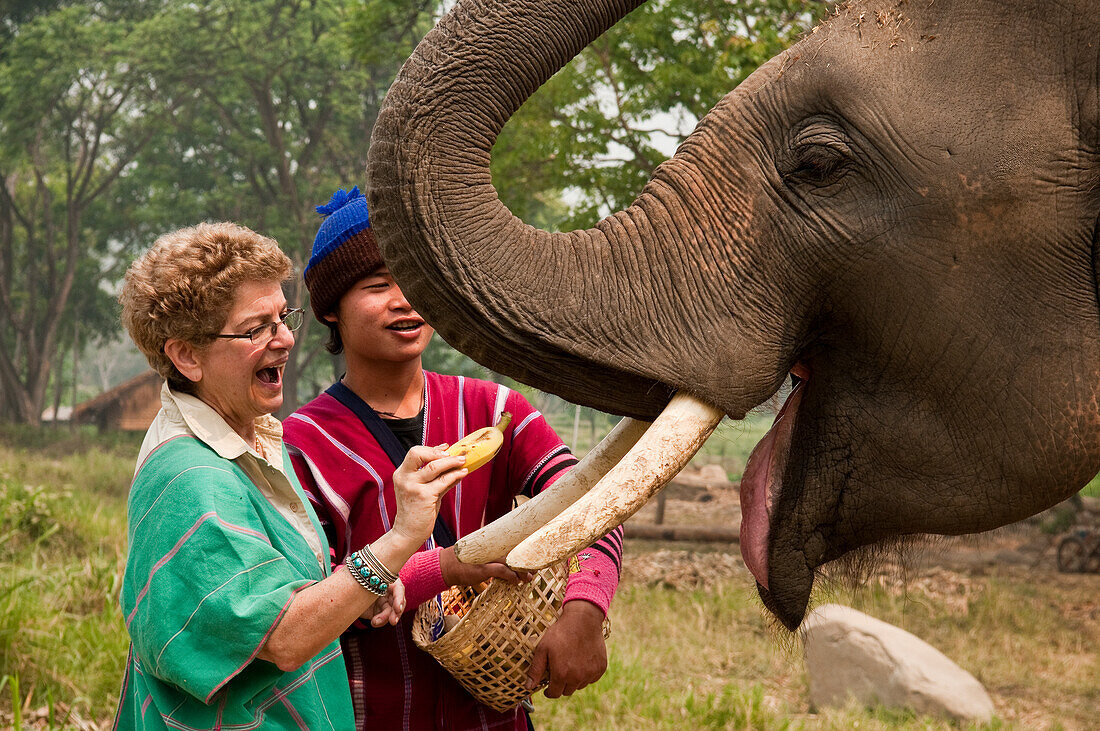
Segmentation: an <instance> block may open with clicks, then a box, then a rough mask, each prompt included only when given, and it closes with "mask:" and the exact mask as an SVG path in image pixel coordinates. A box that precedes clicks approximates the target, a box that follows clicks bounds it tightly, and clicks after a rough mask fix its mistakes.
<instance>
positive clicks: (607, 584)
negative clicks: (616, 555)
mask: <svg viewBox="0 0 1100 731" xmlns="http://www.w3.org/2000/svg"><path fill="white" fill-rule="evenodd" d="M569 569H570V573H569V578H568V579H567V580H566V584H565V599H564V601H565V602H571V601H573V600H575V599H584V600H585V601H589V602H592V603H593V604H595V605H596V606H597V607H599V608H600V609H602V610H603V613H604V614H607V610H608V609H609V608H610V607H611V599H612V597H614V596H615V590H616V589H617V588H618V587H619V569H618V567H617V566H616V565H615V562H614V561H612V560H611V559H610V558H609V557H608V556H607V555H606V554H604V553H602V552H600V551H593V550H585V551H581V552H580V553H578V554H577V561H576V563H573V562H572V561H570V567H569Z"/></svg>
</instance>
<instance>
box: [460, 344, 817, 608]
mask: <svg viewBox="0 0 1100 731" xmlns="http://www.w3.org/2000/svg"><path fill="white" fill-rule="evenodd" d="M809 376H810V371H809V368H807V367H806V366H805V365H803V364H801V363H799V364H796V365H795V367H794V368H793V369H792V370H791V378H792V383H793V388H792V390H791V393H790V394H789V395H788V396H787V399H786V401H785V402H784V404H783V406H782V408H781V409H780V410H779V413H778V414H777V415H776V418H775V423H774V424H773V425H772V428H771V429H770V430H769V431H768V433H767V434H766V435H765V436H764V438H763V439H762V440H761V441H760V443H759V444H758V445H757V446H756V448H755V449H754V450H753V453H752V454H751V455H750V457H749V461H748V464H747V465H746V468H745V473H744V476H743V477H742V480H741V511H742V525H741V552H742V555H743V556H744V559H745V564H746V565H747V566H748V568H749V570H750V572H751V573H752V575H753V577H754V578H755V579H756V581H757V583H758V585H759V589H760V595H761V598H762V599H763V600H764V603H765V605H766V606H767V607H768V608H769V609H771V610H772V612H774V613H775V614H776V615H777V616H778V617H779V618H780V620H781V621H783V622H784V624H786V625H787V626H788V627H792V628H793V627H796V626H797V625H798V624H799V623H800V622H801V619H802V615H803V612H804V611H805V604H806V600H808V590H807V594H806V600H803V601H801V602H800V603H799V602H792V601H790V600H789V598H788V599H787V600H784V601H778V600H777V599H776V598H775V597H773V594H772V592H771V591H770V588H769V583H770V582H769V577H770V575H771V574H772V573H773V569H774V568H776V567H773V566H771V565H770V564H769V553H768V551H769V545H770V543H771V540H772V534H773V525H772V520H773V517H774V506H775V505H776V503H777V501H778V499H779V495H780V493H781V490H782V484H781V482H782V478H783V474H784V472H785V470H786V466H787V461H788V456H789V454H790V447H791V439H792V434H793V432H794V426H795V419H796V416H797V414H798V407H799V404H800V403H801V401H802V397H803V391H804V388H805V384H806V383H807V381H808V379H809ZM724 415H725V414H724V412H723V411H721V410H719V409H717V408H716V407H714V406H711V405H710V404H708V403H706V402H703V401H701V400H699V399H697V398H695V397H693V396H691V395H690V394H684V393H678V394H676V395H675V396H674V397H673V399H672V400H671V401H670V402H669V404H668V406H667V407H666V408H665V410H664V411H663V412H662V413H661V415H660V416H658V417H657V419H656V420H655V421H654V422H653V423H652V424H650V423H648V422H639V421H635V420H633V419H623V420H622V421H621V422H620V423H619V425H618V426H617V427H616V428H615V429H614V430H613V431H612V433H611V434H610V435H608V437H607V438H606V439H605V440H604V442H603V443H601V444H600V445H598V446H597V447H596V448H594V449H593V450H592V451H591V452H589V453H588V454H587V455H585V457H584V459H582V460H581V462H580V463H579V464H578V465H577V466H576V467H574V469H573V470H571V471H570V472H569V473H567V474H566V476H564V477H563V478H562V479H560V480H558V481H557V482H556V483H555V484H554V485H553V486H551V487H550V488H548V489H546V490H544V491H543V492H541V493H540V494H539V495H537V496H535V498H533V499H531V500H529V501H527V502H525V503H524V504H523V505H522V506H520V507H519V508H517V509H516V510H513V511H512V512H511V513H509V514H508V515H506V516H504V517H503V518H500V519H498V520H496V521H494V522H493V523H491V524H489V525H487V526H485V527H483V528H481V529H480V530H478V531H475V532H474V533H471V534H469V535H467V536H464V537H463V538H462V539H461V540H459V541H458V543H456V544H455V555H456V556H457V557H458V560H459V561H462V562H464V563H485V562H487V561H493V560H499V559H500V557H502V556H503V557H504V560H505V562H506V563H507V564H508V565H509V566H511V567H513V568H516V569H523V570H528V571H533V570H538V569H542V568H545V567H546V566H549V565H550V564H552V563H556V562H558V561H561V560H562V559H564V558H565V557H567V556H570V555H573V554H575V553H577V552H578V551H580V550H583V549H584V548H586V547H587V546H589V545H591V544H592V543H593V542H595V541H596V540H598V539H599V537H600V536H602V535H604V534H605V533H607V532H608V531H609V530H611V529H612V528H614V527H615V526H617V525H620V524H621V523H622V522H623V521H625V520H626V519H627V518H629V517H630V516H631V515H633V514H634V513H635V512H636V511H637V510H638V509H639V508H640V507H641V506H642V505H644V504H645V502H646V501H647V500H648V499H649V498H650V497H651V496H652V495H653V494H654V493H656V492H657V491H658V490H660V489H661V488H662V487H663V486H664V485H665V483H667V482H668V481H669V480H670V479H672V477H673V476H674V475H675V474H676V473H677V472H679V471H680V470H681V469H682V468H683V467H684V466H685V465H686V464H687V462H688V461H689V460H690V459H691V458H692V457H693V456H694V455H695V453H696V452H697V451H698V450H699V448H700V447H702V445H703V443H705V442H706V440H707V438H708V437H709V436H710V434H711V433H712V432H713V430H714V428H715V427H716V426H717V425H718V422H719V421H720V420H721V419H722V417H723V416H724ZM780 583H783V584H786V583H789V582H788V581H786V580H784V581H782V582H780ZM797 583H801V582H797ZM787 588H788V589H789V588H790V587H787ZM801 588H806V587H801ZM802 595H803V593H802V592H801V591H798V590H796V591H794V592H793V594H792V596H802ZM796 603H798V604H799V606H794V604H796Z"/></svg>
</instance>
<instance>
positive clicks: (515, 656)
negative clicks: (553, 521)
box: [412, 561, 609, 711]
mask: <svg viewBox="0 0 1100 731" xmlns="http://www.w3.org/2000/svg"><path fill="white" fill-rule="evenodd" d="M568 575H569V564H568V562H567V561H566V562H562V563H560V564H555V565H553V566H548V567H547V568H545V569H542V570H541V571H539V572H538V573H536V574H535V577H534V578H533V579H532V580H531V581H530V582H529V583H527V584H508V583H505V582H503V581H493V582H491V583H490V584H489V588H488V589H486V590H485V591H483V592H482V593H481V594H477V595H476V596H474V595H473V593H472V592H470V591H469V590H466V591H463V590H462V589H460V588H459V587H453V588H451V589H448V590H447V591H446V592H444V593H443V594H441V595H440V600H439V601H429V602H425V603H424V604H422V605H420V608H419V609H417V611H416V617H415V619H414V620H413V627H412V635H413V641H414V642H416V645H417V647H419V648H420V649H422V650H424V651H425V652H427V653H428V654H430V655H431V656H432V657H434V658H435V659H436V660H437V661H438V662H439V664H440V665H442V666H443V667H444V668H446V670H447V671H448V672H449V673H450V674H451V675H453V676H454V678H455V679H456V680H457V681H458V682H459V683H460V684H461V685H462V687H463V688H465V689H466V690H467V691H469V693H470V695H472V696H473V697H474V698H476V699H477V700H478V701H479V702H480V703H483V704H485V705H487V706H489V707H490V708H494V709H496V710H497V711H507V710H510V709H512V708H515V707H516V706H517V705H518V704H519V703H521V702H522V701H523V700H524V699H526V698H527V697H528V696H529V695H531V693H532V692H533V691H531V690H528V689H527V670H528V667H529V666H530V664H531V657H532V655H534V652H535V646H536V645H538V643H539V641H540V640H541V639H542V637H543V635H545V634H546V630H547V629H548V628H549V627H550V625H551V624H553V623H554V622H555V621H556V620H557V618H558V616H559V615H560V614H561V608H562V599H563V598H564V596H565V583H566V579H567V578H568ZM471 597H472V599H471ZM448 614H450V615H456V616H458V617H459V620H458V623H457V624H455V625H454V626H453V627H452V628H451V629H450V630H449V631H447V632H446V633H445V634H443V635H442V636H441V637H438V639H435V640H433V639H432V637H433V627H434V628H435V629H436V634H438V631H439V628H440V626H441V625H442V621H443V620H442V617H443V616H445V615H448ZM608 634H609V625H608V624H607V622H606V621H605V622H604V636H605V637H606V636H607V635H608ZM543 685H545V683H543ZM541 687H542V685H540V686H539V688H541ZM539 688H536V689H535V690H538V689H539Z"/></svg>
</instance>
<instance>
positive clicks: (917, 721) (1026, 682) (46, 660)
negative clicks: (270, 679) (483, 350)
mask: <svg viewBox="0 0 1100 731" xmlns="http://www.w3.org/2000/svg"><path fill="white" fill-rule="evenodd" d="M766 426H767V425H766V420H765V419H760V420H759V423H745V424H723V426H722V427H720V429H721V431H720V433H719V435H718V438H719V439H722V440H726V442H725V444H724V445H723V444H721V443H719V444H716V445H714V446H713V447H710V448H709V449H710V450H712V451H710V452H708V453H707V454H704V455H703V456H704V457H706V458H708V459H722V460H727V462H725V464H728V465H730V472H731V477H732V478H734V479H736V478H737V477H739V472H737V471H735V470H734V469H733V468H734V467H736V464H735V463H734V462H733V461H732V460H735V459H736V460H740V459H743V456H744V455H747V450H748V449H749V448H751V444H754V443H755V441H756V439H757V438H758V437H759V434H762V432H763V430H764V429H766ZM712 442H713V440H712ZM742 442H744V443H745V444H746V445H749V446H744V447H743V446H741V443H742ZM139 443H140V435H137V436H135V435H121V436H120V435H105V436H97V435H96V434H95V433H94V432H90V431H78V432H75V433H70V432H68V431H65V430H62V431H57V432H54V431H51V430H37V431H36V430H26V429H12V428H8V427H4V428H0V727H13V728H19V727H20V726H23V727H31V726H34V727H49V728H73V727H84V726H86V725H87V722H88V721H94V722H96V723H98V724H99V725H100V726H109V724H110V720H111V717H112V715H113V712H114V709H115V704H116V701H117V693H118V688H119V684H120V681H121V673H122V668H123V665H124V660H125V656H126V651H127V645H128V641H127V637H126V634H125V630H124V627H123V622H122V617H121V616H120V612H119V610H118V591H119V581H120V578H121V574H122V569H123V561H124V557H125V495H126V491H127V487H128V484H129V480H130V476H131V473H132V471H133V459H134V455H135V454H136V452H137V449H138V445H139ZM723 452H724V454H723ZM741 464H742V467H743V463H741ZM641 548H642V547H641V546H640V545H639V544H634V543H631V544H630V545H629V546H628V548H627V551H628V554H629V553H630V552H631V551H635V552H636V551H639V550H641ZM1051 577H1052V575H1049V574H1048V575H1046V576H1044V577H1038V578H1037V577H1036V576H1034V575H1031V574H1029V573H1027V572H1021V573H1019V574H1014V573H1004V574H1002V573H997V574H990V575H983V576H977V577H968V578H967V580H966V581H965V582H964V581H963V580H961V579H959V578H958V577H951V576H947V577H946V578H943V577H941V579H940V580H939V581H937V582H932V583H931V584H930V585H929V586H930V587H931V588H929V587H927V586H925V584H923V583H917V584H915V585H911V586H910V588H908V589H907V590H906V591H905V592H904V593H903V592H902V591H901V590H899V589H898V587H897V585H896V584H894V583H890V582H889V581H886V580H881V581H876V582H872V583H871V584H870V585H869V586H868V587H867V588H865V589H863V590H862V591H858V592H855V593H849V592H847V591H845V590H843V589H840V588H833V589H829V590H827V591H826V592H825V593H824V594H823V595H822V597H820V601H828V600H836V601H843V602H845V603H849V604H851V605H852V606H855V607H856V608H858V609H861V610H863V611H867V612H869V613H871V614H873V615H874V616H876V617H879V618H880V619H883V620H885V621H887V622H891V623H893V624H896V625H898V626H901V627H903V628H905V629H908V630H910V631H912V632H914V633H915V634H917V635H918V636H920V637H922V638H924V639H926V640H927V641H929V642H931V643H932V644H933V645H935V646H936V647H938V648H939V649H940V650H942V651H943V652H945V653H946V654H947V655H948V656H949V657H951V658H953V659H954V660H956V661H957V662H958V663H959V664H960V665H962V666H963V667H964V668H967V669H968V670H970V671H971V672H972V673H973V674H975V675H976V676H977V677H978V678H979V680H981V681H982V682H983V683H985V684H986V687H987V688H988V689H989V690H990V692H991V694H992V695H993V697H994V701H995V703H996V705H997V709H998V713H999V714H1000V719H999V720H998V721H997V722H995V723H994V724H993V726H992V727H993V728H999V727H1006V728H1067V729H1073V728H1088V727H1089V726H1090V725H1091V722H1092V720H1093V717H1094V715H1095V711H1096V709H1097V708H1100V690H1098V688H1097V686H1096V683H1095V678H1096V677H1098V676H1100V664H1098V660H1097V650H1096V648H1097V647H1100V622H1098V621H1097V612H1098V611H1100V610H1098V609H1097V598H1096V597H1097V595H1098V594H1100V579H1096V577H1090V576H1077V577H1060V578H1059V579H1058V580H1047V579H1050V578H1051ZM641 578H642V577H640V576H632V575H631V574H630V572H629V568H628V570H627V575H626V578H625V581H624V585H623V587H622V590H621V591H620V594H619V596H618V597H617V599H616V602H615V605H614V607H613V611H612V617H611V619H612V628H613V634H612V641H611V656H610V667H609V670H608V673H607V675H606V676H605V678H604V679H603V680H601V681H600V683H598V684H597V685H596V686H593V687H591V688H587V689H585V690H584V691H581V692H580V693H578V694H577V695H575V696H573V697H572V698H571V699H568V700H560V701H551V700H548V699H546V698H542V697H539V698H537V699H536V707H537V709H538V710H537V715H536V720H537V723H538V726H539V727H540V728H544V729H574V728H575V729H582V728H598V729H666V728H669V729H671V728H685V727H688V728H698V729H742V728H745V729H749V728H751V729H788V728H796V729H800V728H827V729H846V728H852V727H855V726H857V725H858V726H859V727H860V728H872V729H874V728H906V729H910V728H911V729H917V728H921V729H926V728H949V727H950V726H949V725H947V724H945V723H944V722H941V721H937V720H934V719H928V718H920V717H916V716H912V715H908V714H904V713H897V712H890V711H886V710H883V709H866V708H861V707H851V708H846V709H839V710H828V711H821V712H820V713H816V712H812V711H811V709H810V707H809V700H808V697H809V696H808V689H807V685H806V683H807V681H806V678H805V675H804V672H803V669H802V665H801V654H800V651H799V649H798V646H797V643H796V642H792V641H791V639H790V637H789V636H786V637H785V636H784V635H781V634H778V633H777V632H776V631H775V630H774V628H773V626H772V625H771V624H770V623H769V622H768V620H767V619H766V618H765V617H764V615H763V612H762V610H761V608H760V604H759V600H758V599H757V597H756V595H755V592H754V591H753V589H752V585H753V584H752V581H751V579H750V578H749V576H748V574H747V573H743V574H740V575H734V576H727V577H725V578H723V579H722V580H721V581H718V582H717V583H715V584H713V585H711V586H708V587H707V588H705V589H704V588H699V589H692V590H681V591H677V590H673V589H669V588H666V587H663V586H661V585H656V586H653V585H647V584H644V583H642V582H641ZM1094 579H1096V580H1094ZM1089 581H1091V582H1092V583H1083V582H1089ZM914 587H915V588H914ZM933 589H934V590H933ZM51 719H52V720H51ZM66 719H68V720H66ZM77 720H79V721H80V722H79V723H77Z"/></svg>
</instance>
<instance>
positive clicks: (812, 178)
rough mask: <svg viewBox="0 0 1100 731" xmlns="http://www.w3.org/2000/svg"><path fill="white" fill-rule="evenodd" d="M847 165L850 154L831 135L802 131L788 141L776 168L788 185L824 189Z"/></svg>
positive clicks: (840, 141)
mask: <svg viewBox="0 0 1100 731" xmlns="http://www.w3.org/2000/svg"><path fill="white" fill-rule="evenodd" d="M850 161H851V150H850V148H849V147H848V145H847V143H846V142H845V141H844V139H842V138H841V137H840V136H839V135H838V134H836V133H835V131H832V130H829V131H822V130H819V129H818V130H813V129H806V130H803V132H802V133H801V134H799V135H798V136H797V137H796V139H794V140H793V141H792V144H791V148H790V149H789V151H788V152H787V154H786V155H784V156H783V157H782V158H781V159H780V160H779V164H778V168H779V173H780V174H781V175H782V176H783V180H784V181H785V182H786V183H787V184H788V185H792V186H795V185H813V186H824V185H830V184H832V183H834V182H836V181H837V180H838V179H839V178H840V177H841V176H842V175H843V174H844V172H845V170H846V169H847V166H848V163H849V162H850Z"/></svg>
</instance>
